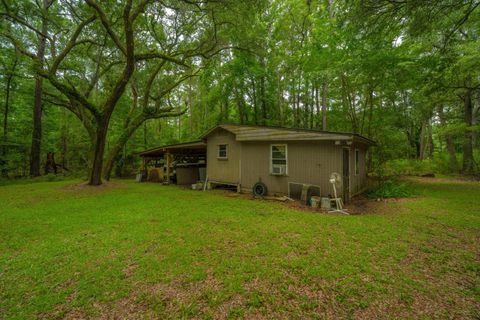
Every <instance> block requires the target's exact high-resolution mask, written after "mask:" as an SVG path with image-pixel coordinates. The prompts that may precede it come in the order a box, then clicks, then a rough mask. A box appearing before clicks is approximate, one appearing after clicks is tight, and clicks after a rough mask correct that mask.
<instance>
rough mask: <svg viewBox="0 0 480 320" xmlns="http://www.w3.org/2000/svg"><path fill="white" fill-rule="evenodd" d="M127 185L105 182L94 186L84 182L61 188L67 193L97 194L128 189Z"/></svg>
mask: <svg viewBox="0 0 480 320" xmlns="http://www.w3.org/2000/svg"><path fill="white" fill-rule="evenodd" d="M126 187H127V184H126V183H123V182H117V181H104V182H103V183H102V184H101V185H99V186H92V185H89V184H88V182H82V183H77V184H72V185H68V186H64V187H61V188H60V190H65V191H87V192H89V193H96V192H102V191H105V190H109V189H117V188H126Z"/></svg>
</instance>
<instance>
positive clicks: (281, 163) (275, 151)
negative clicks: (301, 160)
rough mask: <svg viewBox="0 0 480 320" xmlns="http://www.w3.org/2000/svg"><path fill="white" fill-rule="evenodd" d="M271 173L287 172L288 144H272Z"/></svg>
mask: <svg viewBox="0 0 480 320" xmlns="http://www.w3.org/2000/svg"><path fill="white" fill-rule="evenodd" d="M271 159H272V160H271V161H272V163H271V173H274V174H286V173H287V145H285V144H274V145H272V146H271Z"/></svg>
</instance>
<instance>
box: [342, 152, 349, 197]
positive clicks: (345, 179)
mask: <svg viewBox="0 0 480 320" xmlns="http://www.w3.org/2000/svg"><path fill="white" fill-rule="evenodd" d="M342 178H343V179H342V180H343V183H342V185H343V201H344V202H345V203H347V202H348V201H349V200H350V149H347V148H343V177H342Z"/></svg>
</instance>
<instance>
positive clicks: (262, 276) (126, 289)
mask: <svg viewBox="0 0 480 320" xmlns="http://www.w3.org/2000/svg"><path fill="white" fill-rule="evenodd" d="M74 183H78V182H75V181H67V182H65V181H60V182H58V181H56V182H38V183H34V184H19V185H6V186H1V187H0V222H1V224H0V318H1V319H30V318H45V319H56V318H67V319H74V318H75V319H78V318H105V319H111V318H131V319H138V318H200V319H217V318H290V319H292V318H293V319H300V318H320V319H324V318H364V319H374V318H467V319H468V318H472V319H473V318H478V317H479V316H480V312H479V305H480V280H479V278H480V277H479V275H480V263H479V262H480V250H479V249H480V241H479V240H480V184H479V183H474V182H460V181H454V180H449V179H416V180H412V186H413V187H414V188H415V194H417V195H419V196H418V197H417V198H416V199H415V200H408V201H397V202H391V203H387V204H385V214H366V215H360V216H343V215H327V214H318V213H310V212H301V211H295V210H294V209H291V208H287V207H286V206H284V205H282V204H278V203H273V202H267V201H260V200H249V199H247V198H245V197H234V196H225V195H220V194H216V193H214V192H199V191H188V190H179V189H178V188H176V187H167V186H160V185H157V184H137V183H133V182H122V183H117V184H116V185H115V186H112V187H104V188H97V189H94V188H72V187H68V186H69V185H72V184H74Z"/></svg>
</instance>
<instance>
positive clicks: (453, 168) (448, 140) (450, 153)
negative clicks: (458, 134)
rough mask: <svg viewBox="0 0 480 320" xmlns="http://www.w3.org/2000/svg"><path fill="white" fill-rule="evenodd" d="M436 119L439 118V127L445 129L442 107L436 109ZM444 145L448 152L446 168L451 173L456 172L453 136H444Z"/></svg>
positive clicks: (456, 164)
mask: <svg viewBox="0 0 480 320" xmlns="http://www.w3.org/2000/svg"><path fill="white" fill-rule="evenodd" d="M438 117H439V118H440V125H441V126H442V127H445V126H446V125H447V123H446V121H445V115H444V113H443V106H439V107H438ZM445 144H446V145H447V152H448V157H449V160H448V167H449V170H450V171H451V172H457V170H458V162H457V153H456V151H455V144H454V141H453V136H452V135H451V134H446V135H445Z"/></svg>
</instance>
